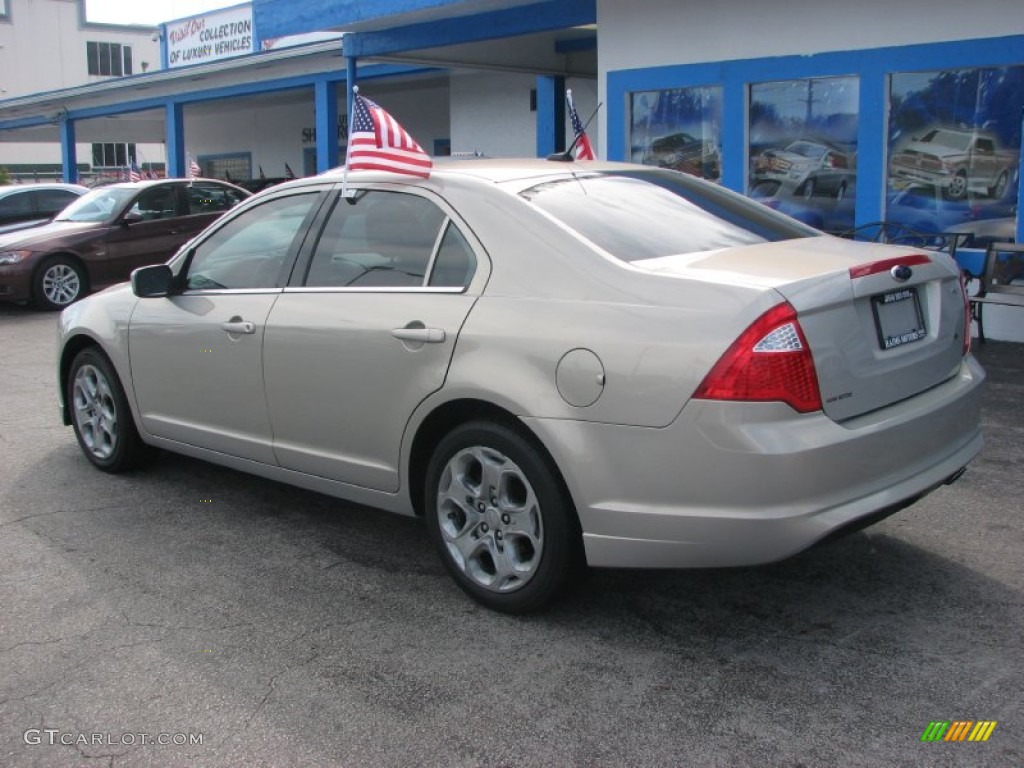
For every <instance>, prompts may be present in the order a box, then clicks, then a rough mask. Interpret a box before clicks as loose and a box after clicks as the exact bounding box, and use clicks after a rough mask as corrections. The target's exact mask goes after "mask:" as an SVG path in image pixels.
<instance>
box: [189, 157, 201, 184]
mask: <svg viewBox="0 0 1024 768" xmlns="http://www.w3.org/2000/svg"><path fill="white" fill-rule="evenodd" d="M202 171H203V169H202V168H200V167H199V163H197V162H196V160H195V158H194V157H189V159H188V177H189V178H190V179H198V178H199V175H200V174H201V173H202Z"/></svg>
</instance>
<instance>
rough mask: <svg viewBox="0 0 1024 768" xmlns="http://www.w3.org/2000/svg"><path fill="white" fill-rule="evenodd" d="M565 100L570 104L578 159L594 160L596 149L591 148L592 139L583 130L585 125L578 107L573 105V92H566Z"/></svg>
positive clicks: (570, 116)
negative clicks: (577, 110) (581, 120)
mask: <svg viewBox="0 0 1024 768" xmlns="http://www.w3.org/2000/svg"><path fill="white" fill-rule="evenodd" d="M565 100H566V101H567V102H569V120H571V121H572V132H573V134H574V135H575V136H576V159H577V160H593V159H594V148H593V147H592V146H590V139H588V138H587V133H586V131H584V130H583V123H582V122H580V116H579V113H577V112H576V105H575V104H573V103H572V91H566V92H565Z"/></svg>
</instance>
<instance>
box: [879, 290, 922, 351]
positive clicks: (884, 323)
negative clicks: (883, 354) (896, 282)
mask: <svg viewBox="0 0 1024 768" xmlns="http://www.w3.org/2000/svg"><path fill="white" fill-rule="evenodd" d="M871 305H872V308H873V309H874V311H875V327H876V328H877V329H878V343H879V344H881V346H882V349H892V348H893V347H899V346H902V345H903V344H909V343H911V342H914V341H920V340H921V339H923V338H924V337H925V336H927V335H928V331H927V329H926V328H925V327H924V314H923V313H922V312H921V300H920V299H919V298H918V295H917V288H913V287H911V288H900V289H899V290H897V291H889V292H888V293H883V294H881V295H880V296H874V297H872V299H871Z"/></svg>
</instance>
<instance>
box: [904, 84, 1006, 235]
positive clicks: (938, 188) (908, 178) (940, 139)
mask: <svg viewBox="0 0 1024 768" xmlns="http://www.w3.org/2000/svg"><path fill="white" fill-rule="evenodd" d="M1022 107H1024V66H1013V67H991V68H986V69H955V70H946V71H939V72H909V73H896V74H893V75H892V77H891V80H890V92H889V165H888V189H887V195H886V220H887V221H889V222H895V223H898V224H901V225H903V226H904V227H906V228H907V229H909V230H912V231H914V232H923V233H937V232H943V233H963V234H964V240H963V241H962V242H961V245H965V246H968V247H976V248H984V247H986V246H987V245H988V244H989V243H991V242H993V241H1012V240H1014V239H1015V234H1016V227H1017V225H1016V217H1017V190H1018V174H1019V172H1020V145H1021V109H1022Z"/></svg>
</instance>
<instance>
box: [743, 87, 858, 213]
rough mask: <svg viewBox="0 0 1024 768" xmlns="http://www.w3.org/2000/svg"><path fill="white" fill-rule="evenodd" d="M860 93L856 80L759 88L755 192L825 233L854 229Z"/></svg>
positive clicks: (754, 103)
mask: <svg viewBox="0 0 1024 768" xmlns="http://www.w3.org/2000/svg"><path fill="white" fill-rule="evenodd" d="M859 94H860V81H859V80H858V79H857V78H856V77H814V78H805V79H801V80H782V81H777V82H770V83H754V84H753V85H751V86H750V148H749V152H750V155H749V158H750V173H749V176H748V180H747V190H748V193H749V194H750V195H751V196H752V197H754V198H756V199H758V200H760V201H761V202H763V203H765V204H766V205H769V206H771V207H772V208H775V209H776V210H779V211H781V212H783V213H786V214H789V215H790V216H793V217H794V218H796V219H799V220H800V221H803V222H804V223H806V224H810V225H811V226H813V227H817V228H818V229H824V230H827V231H830V232H840V231H843V230H845V229H851V228H852V227H853V201H854V197H855V194H854V192H855V189H856V186H857V118H858V97H859Z"/></svg>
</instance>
